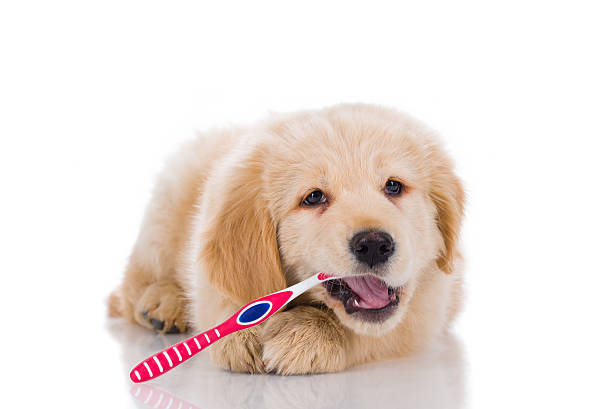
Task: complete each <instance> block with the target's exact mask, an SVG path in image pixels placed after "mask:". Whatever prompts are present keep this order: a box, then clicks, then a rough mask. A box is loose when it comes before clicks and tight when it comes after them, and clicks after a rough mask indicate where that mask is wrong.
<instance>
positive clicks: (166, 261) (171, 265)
mask: <svg viewBox="0 0 612 409" xmlns="http://www.w3.org/2000/svg"><path fill="white" fill-rule="evenodd" d="M189 148H190V147H189V146H188V147H187V148H186V150H187V151H188V150H189ZM194 149H195V148H194ZM185 155H186V153H185V151H179V152H178V153H177V154H176V155H175V157H174V158H172V159H171V160H170V161H169V163H168V166H167V168H166V169H165V171H164V172H162V174H161V175H160V178H159V180H158V181H157V185H156V187H155V190H154V192H153V196H152V198H151V202H150V203H149V206H148V208H147V212H146V214H145V218H144V221H143V223H142V226H141V229H140V234H139V236H138V240H137V241H136V244H135V246H134V249H133V251H132V254H131V256H130V261H129V263H128V267H127V269H126V272H125V275H124V279H123V283H122V284H121V286H120V287H119V288H118V289H117V290H116V291H115V292H114V293H113V295H112V296H111V298H110V305H109V312H110V313H111V315H120V316H123V317H125V318H126V319H128V320H130V321H132V322H136V323H138V324H140V325H142V326H145V327H147V328H153V329H155V330H157V331H162V332H179V331H181V332H182V331H185V330H186V329H187V324H186V317H185V315H186V314H185V310H186V306H185V296H184V287H183V286H182V285H181V283H182V279H181V271H180V270H181V265H182V258H181V254H182V252H183V251H184V246H185V242H186V240H187V235H188V232H189V230H190V227H189V226H190V220H191V219H190V218H191V215H192V214H193V211H194V203H195V202H196V199H197V195H198V189H199V186H200V185H199V184H200V179H201V174H200V172H199V171H198V166H199V163H200V162H198V161H196V160H195V159H197V157H196V156H195V155H192V156H193V158H192V160H191V161H190V160H187V159H185Z"/></svg>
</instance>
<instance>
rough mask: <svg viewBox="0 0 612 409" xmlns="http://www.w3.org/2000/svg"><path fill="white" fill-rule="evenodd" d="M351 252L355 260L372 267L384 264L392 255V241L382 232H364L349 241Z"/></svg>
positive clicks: (393, 247) (393, 248)
mask: <svg viewBox="0 0 612 409" xmlns="http://www.w3.org/2000/svg"><path fill="white" fill-rule="evenodd" d="M351 250H352V252H353V254H355V257H357V260H359V261H361V262H362V263H365V264H367V265H369V266H370V267H374V266H375V265H376V264H378V263H384V262H385V261H387V259H388V258H389V256H391V254H393V251H394V250H395V245H394V244H393V239H392V238H391V236H389V235H388V234H387V233H385V232H383V231H364V232H361V233H357V234H356V235H354V236H353V238H352V239H351Z"/></svg>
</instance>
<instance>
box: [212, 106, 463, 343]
mask: <svg viewBox="0 0 612 409" xmlns="http://www.w3.org/2000/svg"><path fill="white" fill-rule="evenodd" d="M260 133H261V135H263V136H262V138H261V140H259V141H258V142H257V146H256V147H255V148H254V150H255V151H256V152H257V155H258V159H257V160H256V161H255V162H253V166H255V165H256V169H255V170H253V169H254V168H253V169H250V170H248V169H249V168H247V167H243V168H242V172H243V173H245V176H246V175H248V176H249V177H250V179H251V180H250V185H249V186H244V185H242V186H235V187H236V189H237V192H238V195H237V196H236V198H235V201H234V202H233V203H231V202H230V203H228V205H227V206H229V207H228V209H233V210H234V211H238V209H241V210H239V211H238V212H237V214H235V215H234V217H236V222H235V223H237V224H236V226H234V227H232V226H229V227H231V228H228V225H227V223H228V222H229V221H230V219H231V217H232V216H230V215H228V214H222V215H220V216H222V217H225V222H224V223H226V226H225V230H224V231H225V232H226V233H225V234H230V235H233V236H232V237H231V238H230V237H229V236H228V237H227V243H226V245H227V246H234V247H235V249H232V250H231V251H230V250H227V249H223V248H221V249H220V248H219V246H220V245H221V246H225V245H224V244H222V241H219V240H216V241H212V242H211V243H212V244H211V245H212V246H213V247H215V246H216V247H215V248H211V249H210V250H211V253H214V252H217V253H218V252H219V250H223V251H224V253H225V254H226V255H228V254H229V253H231V254H232V255H231V256H230V257H231V258H232V259H240V260H242V261H240V262H239V263H240V265H235V266H233V267H226V269H227V268H229V269H231V268H240V269H242V272H241V273H240V274H243V275H244V274H245V273H244V270H248V271H249V273H248V274H249V277H248V281H249V282H252V283H255V284H254V285H252V286H251V290H252V289H253V288H255V287H257V289H259V290H260V292H263V288H264V287H265V286H266V282H268V283H272V285H271V286H270V288H268V290H276V289H280V288H278V287H280V286H281V283H282V281H283V278H285V277H286V279H287V281H288V282H289V283H290V284H292V283H295V282H297V281H300V280H303V279H305V278H307V277H309V276H310V275H312V274H313V273H315V272H319V271H324V272H328V273H332V274H334V275H337V276H339V277H346V278H339V279H338V280H333V281H329V282H327V283H326V284H325V285H322V286H320V287H319V288H317V289H315V290H313V291H312V292H311V297H312V298H314V300H315V301H316V302H320V303H324V304H326V305H327V306H328V307H329V308H331V309H333V311H334V312H335V313H336V315H337V316H338V317H339V319H340V320H341V321H342V322H343V323H344V324H345V325H346V326H348V327H350V328H352V329H353V330H355V331H357V332H360V333H366V334H372V335H380V334H382V333H384V332H386V331H388V330H390V329H391V328H393V327H394V326H395V325H396V324H397V323H398V322H399V321H400V320H401V318H402V316H403V314H404V313H405V311H406V309H407V305H408V301H409V300H410V298H411V297H412V295H413V293H414V291H415V289H417V287H418V283H419V280H420V279H421V278H422V275H423V274H424V272H426V271H429V272H431V271H439V270H441V271H443V272H445V273H450V272H451V271H452V268H453V267H452V266H453V257H454V255H455V252H456V249H455V247H456V242H457V235H458V229H459V224H460V220H461V216H462V211H463V191H462V189H461V186H460V183H459V181H458V179H457V177H456V176H455V175H454V173H453V171H452V165H451V163H450V161H449V159H448V158H447V156H446V155H445V154H444V153H443V151H442V150H441V149H440V148H439V146H438V144H437V142H436V141H435V139H433V138H432V137H431V136H430V134H429V133H428V132H427V131H425V130H423V129H422V128H421V127H420V126H418V125H417V124H415V123H414V122H413V121H411V120H410V119H408V118H406V117H405V116H403V115H401V114H399V113H396V112H394V111H390V110H386V109H382V108H378V107H372V106H366V105H351V106H346V105H342V106H336V107H333V108H330V109H328V110H325V111H318V112H310V113H303V114H297V115H291V116H283V117H280V118H277V119H275V120H273V121H271V122H270V123H268V124H267V125H266V126H265V127H264V129H263V130H260ZM240 189H243V191H242V192H241V193H240ZM243 205H244V206H245V207H244V208H242V207H241V206H243ZM218 216H219V215H218ZM249 224H250V225H251V226H255V227H254V228H253V229H251V228H249V227H247V225H249ZM245 228H246V229H248V233H247V236H248V238H246V239H245V240H242V239H237V235H240V234H242V233H241V231H240V230H241V229H245ZM211 253H209V254H210V256H211V257H213V255H212V254H211ZM235 254H241V256H237V255H235ZM220 263H221V261H220ZM225 264H227V262H225ZM258 264H261V265H260V266H258ZM217 268H221V266H218V267H217ZM233 274H239V273H233ZM348 276H351V277H350V278H349V277H348ZM232 277H233V276H232ZM241 278H242V279H243V280H238V281H239V282H240V281H242V282H243V283H244V282H246V280H244V278H245V277H241ZM223 280H225V281H227V280H231V278H227V277H225V278H223ZM225 284H226V286H227V285H232V284H231V283H225ZM260 284H261V285H260ZM260 287H261V288H260ZM236 291H240V289H236V288H234V289H231V288H230V289H228V293H229V294H235V293H236ZM243 292H244V291H243ZM248 295H253V296H256V295H263V294H256V293H253V292H252V291H251V293H250V294H248ZM246 298H247V294H244V297H242V299H240V301H248V300H247V299H246Z"/></svg>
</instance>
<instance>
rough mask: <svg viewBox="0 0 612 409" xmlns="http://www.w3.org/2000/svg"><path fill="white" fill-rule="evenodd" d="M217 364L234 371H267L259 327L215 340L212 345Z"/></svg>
mask: <svg viewBox="0 0 612 409" xmlns="http://www.w3.org/2000/svg"><path fill="white" fill-rule="evenodd" d="M210 356H211V358H212V360H213V362H214V363H215V364H217V365H218V366H220V367H222V368H224V369H227V370H229V371H232V372H248V373H252V374H253V373H265V372H266V370H265V365H264V364H263V361H262V346H261V340H260V339H259V328H247V329H245V330H242V331H240V332H236V333H233V334H231V335H228V336H226V337H225V338H222V339H220V340H219V341H217V342H215V344H214V345H211V347H210Z"/></svg>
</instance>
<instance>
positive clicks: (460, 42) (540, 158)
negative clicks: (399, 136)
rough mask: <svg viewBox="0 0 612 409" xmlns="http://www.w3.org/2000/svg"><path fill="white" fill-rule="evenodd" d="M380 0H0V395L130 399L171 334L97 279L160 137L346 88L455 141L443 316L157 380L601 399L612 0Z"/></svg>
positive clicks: (156, 166) (127, 236) (156, 161)
mask: <svg viewBox="0 0 612 409" xmlns="http://www.w3.org/2000/svg"><path fill="white" fill-rule="evenodd" d="M396 3H397V4H396ZM396 3H387V2H381V1H378V2H370V3H365V2H358V1H352V2H313V1H311V2H299V3H298V2H290V1H284V2H281V1H279V2H248V3H240V4H239V3H235V2H214V3H210V4H206V3H205V2H195V4H192V3H187V2H182V1H175V2H160V1H142V2H134V1H126V0H121V1H103V2H102V1H100V2H88V1H74V2H66V1H53V2H48V1H46V2H30V1H4V2H2V3H1V5H0V188H1V192H2V199H1V201H0V209H1V211H0V255H1V256H0V271H1V274H2V276H1V278H2V280H1V283H2V284H1V286H0V288H1V290H0V291H1V297H0V303H1V308H0V311H1V316H2V325H1V326H0V328H2V337H1V338H0V342H1V343H2V350H3V355H2V358H1V359H0V362H1V370H0V377H1V379H2V381H1V382H2V383H1V388H2V390H3V391H4V392H8V395H6V394H4V395H3V400H2V401H3V404H2V405H3V406H4V407H9V404H11V403H12V404H13V405H14V406H21V407H25V406H28V407H35V406H42V405H43V404H45V405H50V406H59V405H60V403H61V404H63V405H65V406H66V407H72V406H75V407H76V406H85V405H88V406H90V407H103V406H108V405H112V407H134V406H135V405H136V406H139V407H146V406H144V405H142V404H139V403H137V400H136V399H135V398H133V397H132V395H131V394H130V385H129V384H128V381H127V371H128V369H129V368H130V366H131V365H133V364H134V363H136V362H137V361H140V360H141V359H143V358H145V357H146V355H147V354H148V353H150V352H154V351H155V350H157V349H159V348H161V347H162V346H163V345H168V344H169V343H170V342H173V341H176V340H178V338H172V337H159V336H158V337H156V336H154V335H152V334H150V333H148V332H147V331H142V330H140V329H138V328H136V327H132V326H130V325H126V324H124V323H122V322H121V321H114V320H108V319H107V318H106V310H105V305H104V299H105V297H106V295H107V294H108V293H109V292H110V290H111V289H112V288H113V287H114V286H116V285H117V284H118V283H119V282H120V278H121V273H122V268H123V267H124V265H125V261H126V258H127V256H128V254H129V252H130V248H131V246H132V244H133V242H134V240H135V237H136V234H137V231H138V227H139V223H140V220H141V217H142V214H143V210H144V207H145V205H146V203H147V200H148V198H149V193H150V190H151V187H152V184H153V181H154V178H155V175H156V173H157V172H158V171H159V170H160V169H161V166H162V164H163V160H164V157H166V156H167V155H168V154H169V153H170V152H172V151H173V150H174V149H176V147H178V146H179V144H180V142H182V141H184V140H186V139H188V138H190V137H192V136H193V135H194V132H195V130H197V129H207V128H209V127H211V126H224V125H227V124H230V123H249V122H252V121H254V120H257V119H260V118H263V117H265V116H266V115H267V113H268V112H269V111H293V110H298V109H306V108H320V107H323V106H327V105H330V104H334V103H338V102H353V101H358V102H372V103H380V104H384V105H388V106H392V107H395V108H399V109H401V110H403V111H406V112H408V113H410V114H412V115H414V116H416V117H417V118H419V119H421V120H423V121H424V122H425V123H427V124H429V125H430V126H431V127H432V128H434V129H436V130H437V131H439V132H440V133H441V135H442V136H443V139H444V140H445V141H446V143H447V146H448V148H449V150H450V152H451V153H452V155H453V156H454V158H455V159H456V162H457V165H458V172H459V174H460V175H461V177H462V178H463V180H464V181H465V184H466V187H467V190H468V195H469V207H468V211H467V217H466V220H465V224H464V234H463V238H464V245H465V250H466V254H467V258H468V268H467V277H468V285H467V287H468V301H467V304H466V307H465V311H464V313H463V315H462V316H461V318H460V320H459V321H458V323H457V325H456V326H455V331H454V334H455V335H453V336H450V337H449V339H447V340H445V341H444V343H445V345H446V347H445V348H442V350H441V352H439V353H431V354H430V355H427V354H425V355H423V356H418V357H414V358H412V359H407V360H398V361H391V362H385V363H382V364H375V365H370V366H365V367H361V368H356V369H354V370H352V371H348V372H346V373H343V374H338V375H325V376H318V377H293V378H281V377H274V376H255V377H249V376H240V375H233V374H228V373H224V372H222V371H219V370H217V369H215V368H213V367H212V366H211V365H210V362H209V361H208V358H207V357H202V358H201V359H200V358H198V362H196V363H194V364H193V365H191V366H190V367H188V368H186V369H183V368H181V369H180V370H177V371H174V372H175V373H172V374H169V375H167V379H163V378H160V379H159V381H157V383H154V385H156V386H158V387H159V389H162V390H165V391H166V392H170V393H171V394H173V396H174V398H173V399H175V400H176V401H178V399H185V400H187V401H190V402H191V403H194V404H196V405H197V406H200V407H238V406H242V407H251V406H258V405H259V406H266V407H292V406H296V407H323V406H328V407H346V406H351V407H352V408H357V407H362V406H363V407H365V406H368V405H370V406H371V405H378V407H383V406H385V407H387V406H393V407H405V406H406V407H407V406H411V407H446V408H453V407H474V408H487V407H553V405H554V406H556V407H577V406H579V407H610V406H611V405H612V399H611V397H610V381H611V380H612V377H611V375H610V371H611V365H612V359H611V353H610V345H612V330H611V328H610V321H611V319H610V313H611V312H612V311H611V310H612V308H611V307H612V301H611V298H610V292H611V290H612V286H611V284H612V268H611V266H610V245H611V233H610V232H611V231H612V223H611V216H610V215H611V209H612V200H611V199H612V197H611V196H612V195H611V193H610V191H611V189H610V186H611V184H610V176H611V175H612V165H611V160H610V155H611V154H612V149H610V148H611V143H610V138H611V137H612V125H611V121H610V117H611V113H612V109H611V108H612V100H611V99H612V98H611V95H612V81H611V73H612V59H611V53H610V49H611V45H610V39H611V38H612V28H611V25H610V16H611V13H610V10H609V9H608V7H609V4H607V3H609V2H604V1H601V2H595V1H575V2H566V1H550V2H545V1H512V2H494V1H482V2H474V1H470V2H448V3H444V2H438V1H427V2H419V3H418V4H410V3H408V2H402V3H403V4H401V5H400V4H399V3H400V2H396ZM245 390H246V391H247V392H245ZM148 393H152V392H151V390H141V391H140V392H138V391H132V394H139V395H140V394H148ZM156 393H157V392H156ZM155 399H157V395H154V397H153V398H150V402H149V404H151V402H152V401H153V400H155ZM159 399H162V400H163V402H164V404H163V407H165V406H166V403H165V402H166V401H168V403H169V404H170V401H169V400H168V399H170V395H168V397H160V398H159ZM162 400H160V404H161V402H162ZM155 403H157V401H155ZM160 407H161V406H160Z"/></svg>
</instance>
